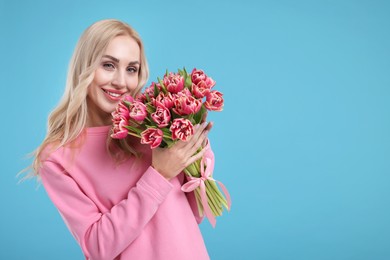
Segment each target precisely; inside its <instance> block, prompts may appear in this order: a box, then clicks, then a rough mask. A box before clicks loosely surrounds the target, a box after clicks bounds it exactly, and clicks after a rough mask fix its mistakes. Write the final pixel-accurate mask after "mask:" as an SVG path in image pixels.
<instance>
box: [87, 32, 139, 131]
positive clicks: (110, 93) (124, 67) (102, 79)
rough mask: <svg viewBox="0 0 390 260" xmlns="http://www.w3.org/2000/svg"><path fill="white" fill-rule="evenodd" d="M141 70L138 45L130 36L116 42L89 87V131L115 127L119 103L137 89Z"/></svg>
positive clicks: (104, 56)
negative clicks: (110, 126)
mask: <svg viewBox="0 0 390 260" xmlns="http://www.w3.org/2000/svg"><path fill="white" fill-rule="evenodd" d="M139 69H140V48H139V46H138V44H137V42H136V41H135V40H134V39H133V38H131V37H130V36H127V35H126V36H125V35H123V36H117V37H115V38H114V39H112V40H111V42H110V43H109V44H108V46H107V49H106V50H105V52H104V54H103V57H102V59H101V61H100V63H99V66H98V67H97V69H96V70H95V75H94V79H93V81H92V83H91V85H90V86H89V87H88V94H87V104H88V119H87V126H88V127H93V126H103V125H110V124H111V122H112V121H111V112H113V111H114V110H115V108H116V105H117V104H118V102H119V101H120V100H121V99H122V98H123V96H124V95H126V94H132V92H133V91H134V90H135V89H136V88H137V85H138V72H139Z"/></svg>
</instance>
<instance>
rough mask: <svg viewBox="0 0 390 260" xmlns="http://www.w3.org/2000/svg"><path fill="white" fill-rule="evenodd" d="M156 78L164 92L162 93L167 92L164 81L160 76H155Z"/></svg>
mask: <svg viewBox="0 0 390 260" xmlns="http://www.w3.org/2000/svg"><path fill="white" fill-rule="evenodd" d="M157 80H158V83H160V85H161V89H162V91H163V92H164V94H167V93H168V91H167V88H166V87H165V85H164V82H163V81H162V80H161V79H160V78H157Z"/></svg>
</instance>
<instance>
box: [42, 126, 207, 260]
mask: <svg viewBox="0 0 390 260" xmlns="http://www.w3.org/2000/svg"><path fill="white" fill-rule="evenodd" d="M108 131H109V126H104V127H94V128H87V129H86V135H85V137H84V138H83V145H82V146H81V147H79V148H77V149H75V148H69V147H61V148H59V149H57V150H55V151H53V152H52V153H50V154H49V156H48V157H47V158H44V159H45V160H44V161H43V162H42V168H41V170H40V175H41V178H42V182H43V185H44V187H45V189H46V191H47V193H48V195H49V197H50V198H51V200H52V201H53V203H54V204H55V206H56V207H57V208H58V210H59V212H60V214H61V216H62V217H63V219H64V221H65V223H66V224H67V226H68V227H69V229H70V231H71V233H72V234H73V236H74V237H75V238H76V240H77V241H78V243H79V244H80V246H81V248H82V251H83V253H84V255H85V258H86V259H141V260H143V259H153V260H157V259H167V260H168V259H169V260H175V259H180V260H182V259H185V260H190V259H194V260H202V259H209V256H208V253H207V250H206V247H205V244H204V241H203V238H202V234H201V232H200V230H199V226H198V223H197V222H200V221H201V218H200V217H199V216H198V210H197V206H196V201H195V197H194V195H193V193H184V192H182V191H181V189H180V188H181V185H182V183H183V181H184V175H183V174H180V175H178V177H176V178H173V179H172V180H171V181H168V180H166V179H165V178H164V177H162V176H161V175H160V174H159V173H158V172H157V171H155V170H154V169H153V168H152V167H151V166H150V165H151V150H150V148H149V147H148V146H146V145H141V144H138V142H137V147H136V148H137V150H138V151H141V152H142V153H143V156H142V157H141V158H140V159H136V158H131V159H129V160H127V161H126V162H124V163H121V164H117V163H116V162H115V161H114V160H113V159H112V158H111V157H110V155H109V154H108V152H107V149H106V138H107V135H108ZM207 153H208V156H211V157H212V158H213V160H214V157H213V154H212V151H211V150H210V149H209V150H208V152H207ZM195 216H196V217H195Z"/></svg>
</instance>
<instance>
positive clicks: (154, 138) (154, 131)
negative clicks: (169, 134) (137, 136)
mask: <svg viewBox="0 0 390 260" xmlns="http://www.w3.org/2000/svg"><path fill="white" fill-rule="evenodd" d="M162 139H163V132H162V131H161V129H158V128H148V129H146V130H145V131H143V132H142V133H141V143H142V144H149V145H150V148H152V149H154V148H156V147H158V146H159V145H160V144H161V142H162Z"/></svg>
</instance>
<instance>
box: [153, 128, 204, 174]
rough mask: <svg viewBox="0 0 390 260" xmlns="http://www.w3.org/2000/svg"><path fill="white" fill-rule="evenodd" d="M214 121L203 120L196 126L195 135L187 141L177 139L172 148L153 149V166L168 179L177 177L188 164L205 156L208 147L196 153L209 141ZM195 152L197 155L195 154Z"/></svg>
mask: <svg viewBox="0 0 390 260" xmlns="http://www.w3.org/2000/svg"><path fill="white" fill-rule="evenodd" d="M211 127H212V123H211V122H210V123H207V122H203V123H202V124H199V125H196V126H195V127H194V135H193V136H191V137H190V138H188V140H187V141H185V142H184V141H181V140H179V141H177V143H175V144H174V145H172V146H171V147H170V148H159V147H158V148H155V149H153V151H152V167H153V168H154V169H155V170H156V171H158V172H159V173H160V174H161V175H162V176H164V177H165V178H166V179H167V180H170V179H172V178H174V177H176V176H177V175H178V174H179V173H180V172H182V171H183V170H184V169H185V168H186V167H187V166H188V165H190V164H191V163H193V162H195V161H196V160H198V159H200V158H202V157H203V155H204V153H205V152H206V148H203V149H202V150H201V151H200V152H199V153H197V154H195V153H196V151H197V150H198V148H199V147H201V146H204V145H203V144H204V143H206V141H207V134H208V132H209V131H210V129H211ZM194 154H195V155H194Z"/></svg>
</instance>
